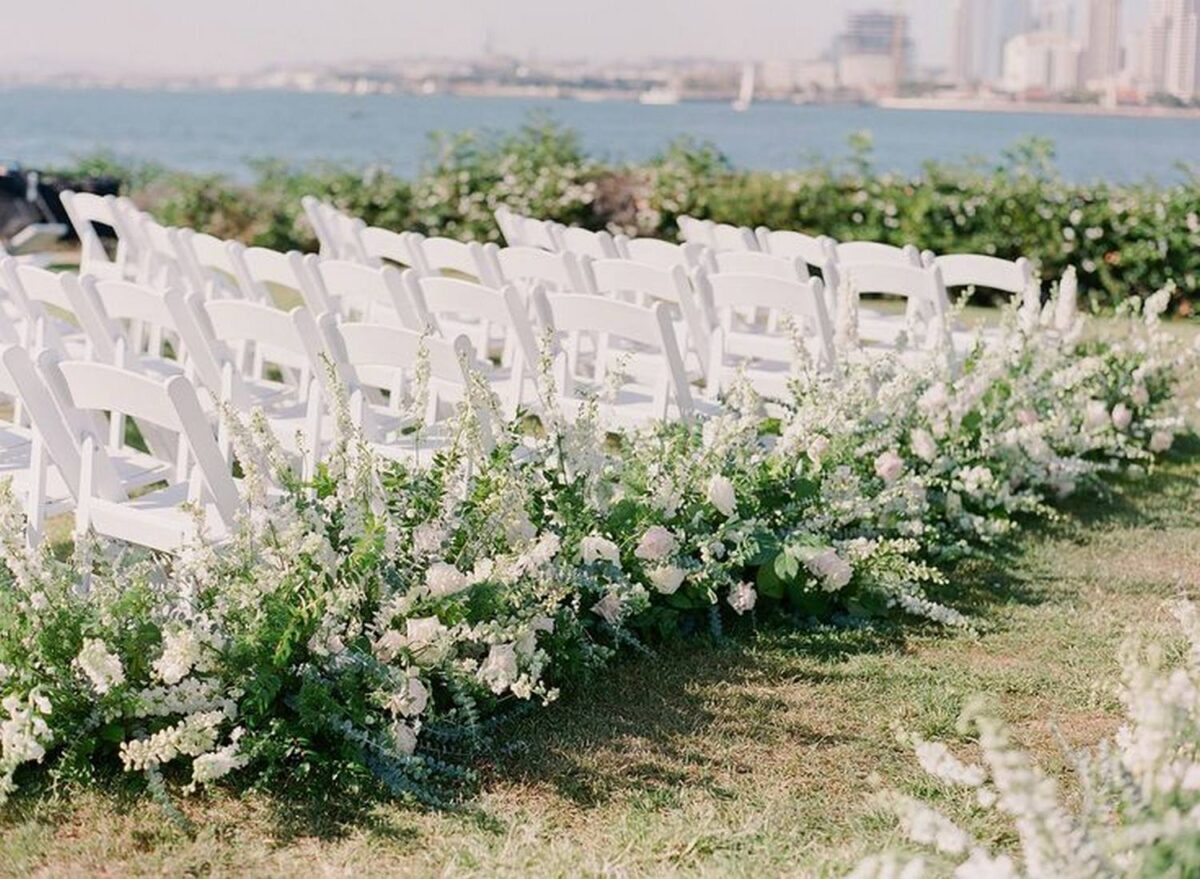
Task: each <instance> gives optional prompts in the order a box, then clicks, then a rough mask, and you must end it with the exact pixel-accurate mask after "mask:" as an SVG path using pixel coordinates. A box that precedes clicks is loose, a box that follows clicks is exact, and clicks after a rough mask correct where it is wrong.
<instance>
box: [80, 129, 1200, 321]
mask: <svg viewBox="0 0 1200 879" xmlns="http://www.w3.org/2000/svg"><path fill="white" fill-rule="evenodd" d="M851 147H852V150H851V157H850V158H849V159H848V160H845V161H843V162H840V163H820V164H815V165H813V166H811V167H809V168H805V169H801V170H795V171H783V172H759V171H739V170H736V169H735V168H733V166H732V165H731V164H730V162H729V160H728V159H727V158H726V157H725V156H724V155H722V154H721V153H720V152H719V151H718V150H717V149H716V148H714V147H712V146H711V145H707V144H701V143H697V142H695V141H692V140H689V139H682V140H679V141H676V142H675V143H673V144H671V145H670V146H668V147H667V148H666V149H665V150H664V151H663V152H662V153H661V154H660V155H659V156H657V157H655V158H654V159H652V160H651V161H649V162H646V163H645V164H641V165H615V164H611V163H605V162H602V161H600V160H597V159H595V158H592V157H590V156H588V155H587V154H586V152H585V151H584V149H583V148H582V146H581V143H580V141H579V138H578V136H577V135H576V134H575V133H574V132H572V131H570V130H567V129H564V128H562V127H560V126H558V125H556V124H555V123H553V122H550V121H547V120H543V119H534V120H531V121H530V122H529V123H528V124H527V125H525V126H524V127H523V128H521V129H520V130H518V131H515V132H511V133H503V134H500V133H475V132H468V133H462V134H455V135H437V136H435V137H434V138H433V139H432V143H431V146H430V149H429V154H428V157H427V159H426V161H425V163H424V165H423V167H422V169H421V171H420V173H419V174H418V175H417V176H416V177H415V178H414V179H411V180H410V179H404V178H401V177H397V176H395V175H393V174H391V173H389V172H388V171H386V170H383V169H379V168H371V169H367V170H361V169H348V168H344V167H335V166H332V165H317V166H310V167H305V168H293V167H290V166H288V165H286V164H283V163H281V162H276V161H268V162H257V163H255V164H254V165H253V171H254V177H253V180H252V182H251V183H249V184H240V183H237V182H234V181H233V180H231V179H229V178H226V177H222V176H216V175H193V174H184V173H179V172H175V171H169V170H165V169H161V168H156V167H150V166H140V167H129V166H122V165H120V164H118V163H114V162H112V161H111V160H105V159H103V158H96V157H93V158H90V159H88V160H86V161H85V164H84V167H86V169H87V170H89V171H91V172H93V173H94V172H97V171H106V172H109V173H114V174H116V175H117V176H118V177H120V178H121V179H122V180H123V181H125V183H126V189H127V191H128V192H129V193H130V194H131V195H133V197H134V198H135V199H136V200H138V201H139V202H140V203H142V204H143V205H144V206H145V207H147V208H149V209H151V210H153V211H154V212H155V213H156V214H158V216H160V217H161V218H162V219H163V221H164V222H167V223H171V224H185V225H190V226H195V227H198V228H205V229H208V230H210V231H213V232H214V233H216V234H219V235H223V236H226V237H236V238H240V239H242V240H244V241H247V242H251V243H254V244H259V245H265V246H268V247H273V248H277V249H289V248H300V249H311V248H312V247H313V246H314V242H313V240H312V236H311V231H310V230H309V229H308V227H307V225H306V224H305V222H304V220H303V214H302V212H301V209H300V197H301V196H302V195H307V194H312V195H318V196H322V197H324V198H327V199H330V200H331V201H333V202H334V203H336V204H338V205H339V206H340V207H342V208H343V209H345V210H347V211H349V212H351V213H354V214H356V215H358V216H361V217H363V218H364V219H365V220H366V221H367V222H368V223H371V224H376V225H381V226H385V227H388V228H393V229H413V230H417V231H421V232H425V233H427V234H439V235H449V236H453V237H458V238H474V239H481V240H494V239H496V238H498V236H499V232H498V230H497V229H496V227H495V224H494V221H493V218H492V211H493V210H494V209H495V207H496V206H497V205H500V204H508V205H509V206H510V207H512V208H513V209H515V210H517V211H521V212H527V213H531V214H535V215H537V216H542V217H547V218H551V219H555V220H558V221H560V222H563V223H572V224H578V225H582V226H587V227H589V228H605V227H607V228H610V229H613V230H614V231H623V232H626V233H627V234H638V235H654V236H663V237H672V236H674V235H675V233H676V223H675V220H676V217H678V216H679V215H680V214H692V215H695V216H700V217H712V218H713V219H717V220H721V221H724V222H729V223H736V224H740V225H746V226H759V225H765V226H769V227H771V228H776V229H801V230H804V231H808V232H813V233H823V234H828V235H832V236H833V237H835V238H838V239H842V240H850V239H867V240H878V241H886V242H891V243H896V244H900V243H908V242H912V243H914V244H916V245H918V246H919V247H921V248H928V249H931V250H934V251H936V252H939V253H952V252H977V253H991V254H995V255H997V256H1002V257H1007V258H1015V257H1017V256H1019V255H1025V256H1028V257H1030V258H1031V259H1032V260H1033V261H1034V262H1035V264H1036V265H1037V267H1038V268H1039V269H1040V271H1041V273H1042V276H1043V277H1044V278H1046V279H1052V278H1056V277H1058V276H1059V275H1061V273H1062V272H1063V270H1064V269H1065V268H1066V267H1067V266H1068V265H1074V266H1076V267H1077V269H1078V270H1079V273H1080V281H1081V288H1082V290H1083V291H1084V293H1085V294H1086V296H1087V297H1088V298H1089V299H1090V301H1091V304H1092V305H1093V306H1094V307H1108V306H1113V305H1115V304H1116V303H1118V302H1119V301H1121V300H1122V299H1124V298H1126V297H1128V296H1130V295H1133V294H1138V295H1146V294H1148V293H1150V292H1152V291H1154V290H1157V289H1159V288H1161V287H1162V286H1164V285H1166V284H1167V283H1169V282H1171V281H1173V282H1174V283H1175V284H1176V286H1177V290H1176V293H1175V298H1176V302H1177V304H1178V306H1179V308H1180V309H1181V310H1183V311H1185V312H1190V310H1191V304H1190V302H1191V300H1193V299H1194V298H1195V296H1196V293H1197V290H1198V289H1200V174H1198V172H1197V171H1196V170H1194V169H1193V170H1191V171H1187V172H1186V173H1185V176H1184V179H1183V182H1181V183H1177V184H1174V185H1155V184H1140V185H1126V184H1119V185H1118V184H1108V183H1103V182H1099V183H1090V184H1076V183H1069V182H1067V181H1065V180H1063V179H1062V177H1061V176H1060V175H1059V174H1058V173H1057V172H1056V170H1055V168H1054V164H1053V160H1054V148H1053V144H1052V143H1050V142H1049V141H1045V140H1039V139H1033V140H1028V141H1022V142H1020V143H1018V144H1016V145H1015V146H1013V147H1012V148H1010V149H1008V150H1006V151H1005V152H1004V154H1003V156H1002V159H1001V160H1000V161H999V162H998V163H996V164H994V165H989V164H987V163H984V162H982V161H971V162H963V163H957V164H949V163H934V162H931V163H928V164H926V165H925V166H924V168H923V169H922V171H921V173H920V174H918V175H916V176H911V177H909V176H903V175H897V174H889V173H882V172H879V171H877V170H876V169H875V168H874V166H873V163H872V143H871V139H870V135H869V134H866V133H862V134H857V135H854V136H853V137H852V138H851ZM65 170H67V172H68V173H69V172H70V170H73V169H65Z"/></svg>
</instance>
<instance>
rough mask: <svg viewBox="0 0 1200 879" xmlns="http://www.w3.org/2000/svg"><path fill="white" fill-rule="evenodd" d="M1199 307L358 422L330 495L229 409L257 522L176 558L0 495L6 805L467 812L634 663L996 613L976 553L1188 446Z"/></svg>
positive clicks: (1069, 316)
mask: <svg viewBox="0 0 1200 879" xmlns="http://www.w3.org/2000/svg"><path fill="white" fill-rule="evenodd" d="M1169 298H1170V291H1164V292H1163V293H1162V294H1158V295H1156V296H1155V297H1152V298H1151V299H1150V300H1149V301H1147V303H1146V304H1145V307H1144V308H1142V307H1141V306H1140V304H1138V305H1136V306H1135V307H1134V308H1133V309H1132V314H1131V317H1130V323H1129V330H1128V332H1127V333H1126V334H1124V335H1123V336H1122V337H1121V338H1120V339H1119V340H1118V341H1109V342H1090V341H1083V338H1082V336H1081V329H1082V328H1081V324H1080V323H1079V321H1078V320H1077V319H1076V318H1075V317H1074V314H1073V311H1072V310H1071V308H1070V304H1069V303H1067V304H1066V306H1065V307H1064V306H1063V304H1062V303H1060V302H1058V301H1052V302H1051V303H1050V304H1049V305H1047V306H1046V307H1045V309H1044V310H1042V311H1040V312H1039V311H1038V310H1037V309H1036V308H1035V309H1033V310H1032V311H1030V310H1028V309H1027V310H1025V311H1017V310H1013V311H1011V312H1009V313H1008V314H1007V316H1006V318H1005V321H1004V324H1003V326H1002V327H1001V329H1000V330H999V331H998V333H997V334H996V335H995V337H994V338H991V339H990V341H989V342H988V344H986V345H983V344H979V345H977V346H975V347H974V348H973V350H972V351H971V353H970V354H969V355H968V356H967V357H966V358H965V360H963V361H962V362H960V363H958V364H957V365H956V366H955V368H954V369H951V368H950V367H949V366H948V365H947V363H946V362H945V359H944V358H943V357H939V356H930V357H928V358H913V357H908V356H896V357H888V358H878V357H874V358H867V357H865V356H862V355H861V352H860V353H857V354H856V353H852V354H851V355H849V356H847V357H844V358H843V360H842V361H841V362H840V363H839V364H838V365H837V368H836V369H835V370H834V371H833V372H831V373H816V372H812V373H809V372H806V371H805V370H803V369H801V370H798V371H797V374H796V375H795V377H794V379H793V381H792V392H791V394H790V396H789V398H788V399H787V400H785V401H782V402H781V401H773V402H767V401H763V400H761V399H758V398H757V397H756V396H755V395H754V394H753V393H752V392H751V391H750V390H749V389H748V385H747V384H746V383H745V382H742V383H738V384H737V386H736V387H735V388H734V390H733V391H732V392H731V393H730V395H729V397H728V399H727V401H726V406H725V409H724V414H722V415H720V416H718V417H713V418H710V419H707V420H704V421H703V422H699V423H691V424H666V425H660V426H657V427H654V428H648V429H645V430H642V431H635V432H628V433H622V434H613V433H612V432H610V431H608V430H606V429H605V427H604V425H603V424H602V423H601V422H600V420H599V415H598V413H599V412H600V406H599V405H598V404H594V405H591V406H588V407H585V408H584V410H583V411H582V412H581V413H580V415H579V417H577V418H574V419H571V420H567V419H565V418H563V417H562V416H561V415H560V414H557V413H554V412H553V411H552V410H549V409H547V410H543V411H542V413H541V415H540V417H539V419H538V423H537V425H536V426H534V427H531V426H530V422H529V420H528V419H523V420H521V421H518V422H515V423H513V424H512V425H510V426H509V427H508V428H507V432H506V433H504V434H503V435H502V436H501V437H500V442H499V444H498V445H497V446H496V447H495V448H494V449H490V450H488V451H485V450H484V445H483V443H481V442H480V439H479V436H478V424H477V423H476V422H475V421H474V420H473V419H472V417H471V415H470V412H471V411H474V410H475V409H476V408H478V406H477V405H474V404H479V403H480V401H472V402H473V405H471V406H468V405H465V404H464V406H463V408H462V413H461V415H460V417H459V419H458V420H457V422H456V423H457V424H458V430H457V431H456V433H455V441H454V442H453V443H452V444H451V445H450V446H449V447H448V448H447V449H446V450H445V451H443V452H441V453H439V454H438V455H437V456H436V457H435V458H434V460H433V463H432V464H431V466H429V467H427V468H425V469H414V468H407V467H403V466H400V465H397V464H394V463H385V462H383V461H381V460H380V459H378V458H377V457H376V456H375V455H373V454H372V451H371V448H370V447H369V446H368V445H367V444H365V443H364V442H363V441H362V439H361V437H360V436H359V435H357V434H356V433H355V432H354V431H353V430H352V429H351V428H350V427H349V419H348V416H347V415H346V413H345V412H343V417H342V418H341V419H340V428H339V439H338V442H337V445H336V448H335V449H334V450H333V451H332V452H331V453H330V455H329V456H328V457H327V459H326V461H325V462H324V464H323V465H322V466H321V468H320V469H319V472H318V474H317V476H316V477H315V479H314V480H313V481H312V482H311V483H309V484H302V483H301V482H299V481H298V480H297V479H296V477H295V476H294V475H293V474H292V472H291V471H290V470H289V468H288V464H287V461H286V458H285V456H284V455H283V454H282V452H281V451H280V450H279V448H278V447H277V446H276V445H275V444H274V442H273V440H271V439H270V431H269V429H268V428H267V427H266V425H265V424H262V423H259V421H256V420H251V422H250V423H243V422H241V421H239V420H238V419H237V418H236V417H233V416H229V428H230V434H231V436H232V438H233V441H234V451H235V454H236V457H237V459H238V462H239V465H240V467H241V470H242V472H243V474H244V476H243V486H244V492H245V494H246V497H247V506H246V511H245V513H244V515H243V517H242V521H241V523H240V526H239V527H238V528H237V529H235V532H234V534H233V535H232V537H231V539H230V540H229V541H227V542H226V543H223V544H221V545H219V546H211V545H206V544H197V545H195V546H193V547H191V548H190V549H189V550H187V551H186V552H184V553H183V554H181V555H180V556H178V557H176V558H174V559H167V558H162V557H156V556H152V555H148V554H146V553H143V552H139V551H134V550H131V549H128V548H121V547H116V546H99V545H95V544H93V543H91V542H89V541H81V542H79V543H78V544H77V545H76V547H75V550H74V554H73V555H72V556H71V557H70V558H68V559H62V558H60V557H58V556H56V555H54V554H53V553H52V552H51V551H50V549H48V548H43V549H41V550H40V551H38V552H36V553H32V554H31V553H28V552H27V551H26V550H25V548H24V545H23V538H22V528H23V522H22V521H21V516H20V513H19V512H18V507H17V506H16V504H15V503H14V501H13V498H12V496H11V493H9V492H8V491H7V489H0V501H2V503H0V518H2V521H0V539H2V540H3V556H2V560H3V566H0V579H2V580H3V583H2V588H0V697H2V703H0V704H2V706H3V707H2V710H0V796H7V795H8V794H10V793H11V792H12V791H13V790H14V789H15V788H16V787H17V786H18V785H19V784H21V783H22V782H23V781H25V780H26V779H28V778H31V777H36V776H37V773H39V772H42V773H47V772H48V773H49V775H50V777H51V778H52V779H54V780H56V781H58V780H62V781H64V782H86V781H88V780H92V779H95V778H97V777H99V776H101V775H102V774H103V773H105V772H106V771H109V772H111V771H114V770H123V771H127V772H130V773H144V774H145V776H146V777H147V779H148V784H149V789H150V790H151V791H152V792H155V793H157V794H163V793H164V792H165V791H166V790H167V786H169V785H178V786H181V787H182V788H183V789H184V790H187V791H191V790H194V789H196V788H197V787H200V786H203V785H206V784H210V783H212V782H215V781H217V780H219V779H222V778H225V777H227V776H229V775H230V774H231V773H237V774H238V776H239V777H240V778H241V779H243V780H245V781H250V782H255V781H257V782H261V783H264V784H270V785H271V786H272V787H273V788H276V789H278V786H279V785H281V784H310V785H312V786H314V787H318V788H319V789H321V790H326V791H329V790H360V791H361V790H367V789H371V790H384V791H389V792H391V793H392V794H395V795H399V796H404V797H409V798H412V799H416V800H420V801H425V802H434V803H436V802H441V801H444V799H445V798H447V797H454V796H455V795H456V791H457V790H458V789H459V785H460V784H461V783H463V782H465V781H467V780H469V778H470V770H469V766H470V757H471V755H472V754H473V753H475V752H476V750H477V748H478V747H479V746H480V745H481V744H482V743H483V742H484V741H486V740H487V739H488V738H489V734H490V733H491V732H492V731H493V729H494V727H495V726H496V724H497V722H498V721H499V720H501V719H503V718H505V717H507V716H509V715H510V714H511V713H512V712H513V710H514V709H515V708H517V707H519V706H527V707H530V708H534V707H537V706H541V705H545V704H547V703H550V702H552V701H554V699H555V698H556V697H557V695H558V694H559V692H560V689H561V688H562V687H564V686H571V685H574V684H576V683H578V682H579V681H581V680H583V679H585V678H586V676H587V675H588V674H589V673H592V672H594V671H596V670H597V669H599V668H601V667H603V666H604V665H605V664H606V663H609V662H611V661H612V659H613V657H614V656H615V655H616V654H617V653H618V652H619V651H621V650H622V649H625V648H627V647H628V646H631V645H639V644H641V645H644V644H647V643H652V642H653V641H655V640H656V639H660V638H664V637H678V636H679V635H681V634H683V635H686V634H688V633H691V632H694V631H696V630H701V631H714V632H718V633H719V632H720V630H721V628H722V627H723V626H724V625H725V624H727V623H728V622H729V621H730V620H735V619H738V618H747V617H756V616H760V615H763V614H776V615H779V616H781V617H784V618H788V617H790V618H794V619H798V620H809V619H818V620H838V619H847V620H848V619H854V618H858V619H869V618H871V617H879V616H884V615H890V614H899V615H914V616H918V617H926V618H930V619H933V620H936V621H939V622H941V623H944V624H947V625H968V624H969V622H968V619H967V617H966V616H965V615H964V614H963V613H962V612H961V611H959V610H957V609H955V608H954V607H952V604H953V591H952V589H950V588H949V586H948V585H947V584H946V582H945V577H944V574H943V571H944V570H945V565H946V563H948V562H950V561H952V560H953V559H955V558H959V557H961V556H963V555H967V554H971V553H986V552H988V551H989V548H990V547H993V546H994V545H995V544H996V543H997V542H998V541H1001V540H1003V539H1005V538H1006V537H1007V536H1009V535H1010V534H1011V533H1012V532H1013V531H1014V529H1016V528H1017V527H1018V526H1019V525H1020V524H1021V523H1022V522H1023V521H1025V520H1026V518H1027V517H1029V516H1036V515H1040V514H1046V513H1048V512H1049V511H1050V508H1051V507H1050V505H1051V504H1052V503H1053V501H1054V500H1055V498H1057V497H1060V496H1062V495H1064V494H1067V493H1069V492H1071V491H1073V490H1076V489H1078V488H1080V487H1083V486H1087V485H1089V484H1091V483H1093V482H1094V481H1095V480H1096V479H1097V477H1098V476H1099V475H1101V474H1103V473H1106V472H1111V471H1115V470H1120V469H1125V470H1129V469H1131V468H1134V467H1146V466H1149V465H1151V464H1152V462H1153V458H1154V455H1155V454H1156V453H1160V452H1163V451H1165V450H1166V449H1167V448H1168V447H1169V446H1170V445H1171V443H1172V441H1173V438H1174V436H1175V434H1176V433H1177V432H1179V431H1181V430H1182V429H1183V421H1182V419H1181V418H1180V416H1179V414H1178V412H1177V411H1176V408H1177V401H1176V398H1175V396H1174V393H1173V382H1174V378H1175V376H1176V375H1177V374H1178V371H1179V370H1180V369H1181V368H1182V367H1183V365H1184V361H1185V360H1187V359H1188V358H1189V357H1190V353H1189V352H1181V351H1179V350H1178V349H1177V347H1173V346H1172V344H1171V342H1170V340H1169V338H1168V337H1166V336H1165V335H1164V334H1163V333H1162V332H1161V331H1160V328H1159V327H1158V318H1159V315H1160V314H1161V313H1162V311H1163V310H1164V309H1165V308H1166V306H1167V303H1168V301H1169ZM850 331H852V327H851V328H848V329H847V332H850ZM909 353H911V352H909ZM485 394H486V388H483V387H482V385H481V387H480V388H478V389H477V395H478V396H480V397H481V399H482V398H483V396H484V395H485ZM482 402H486V400H482Z"/></svg>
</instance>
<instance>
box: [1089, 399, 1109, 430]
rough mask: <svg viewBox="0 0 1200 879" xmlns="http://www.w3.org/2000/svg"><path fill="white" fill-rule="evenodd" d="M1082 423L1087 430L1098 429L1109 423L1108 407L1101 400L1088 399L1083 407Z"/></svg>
mask: <svg viewBox="0 0 1200 879" xmlns="http://www.w3.org/2000/svg"><path fill="white" fill-rule="evenodd" d="M1083 423H1084V425H1085V426H1086V427H1087V428H1088V429H1089V430H1100V429H1101V428H1102V427H1107V426H1108V423H1109V415H1108V407H1107V406H1105V405H1104V401H1103V400H1088V401H1087V406H1086V407H1085V408H1084V414H1083Z"/></svg>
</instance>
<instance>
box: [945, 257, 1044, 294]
mask: <svg viewBox="0 0 1200 879" xmlns="http://www.w3.org/2000/svg"><path fill="white" fill-rule="evenodd" d="M922 261H923V262H924V264H925V265H926V266H937V267H938V268H939V269H940V270H941V272H942V281H943V282H944V283H945V285H946V287H947V288H951V287H987V288H988V289H991V290H1000V291H1002V292H1004V293H1015V294H1018V295H1024V294H1025V292H1026V291H1027V290H1028V289H1029V287H1030V285H1031V284H1034V283H1035V281H1034V277H1033V267H1032V266H1031V265H1030V264H1029V260H1027V259H1025V257H1021V258H1020V259H1017V260H1007V259H1000V258H999V257H996V256H986V255H984V254H978V253H953V254H946V255H945V256H934V255H933V254H932V253H930V252H928V251H926V252H925V253H924V254H922Z"/></svg>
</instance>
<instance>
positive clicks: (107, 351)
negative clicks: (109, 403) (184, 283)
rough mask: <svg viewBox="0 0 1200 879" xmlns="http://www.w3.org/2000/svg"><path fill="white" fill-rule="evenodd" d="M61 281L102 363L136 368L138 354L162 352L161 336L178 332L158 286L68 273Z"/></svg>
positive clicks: (153, 354) (156, 354)
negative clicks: (74, 276) (75, 275)
mask: <svg viewBox="0 0 1200 879" xmlns="http://www.w3.org/2000/svg"><path fill="white" fill-rule="evenodd" d="M63 283H64V286H65V289H67V290H68V291H69V292H70V294H71V298H72V299H73V300H75V302H76V304H77V307H76V309H75V314H76V316H77V318H78V319H79V322H80V323H81V324H82V325H83V329H84V331H85V332H86V333H87V335H88V339H89V340H90V341H91V344H92V351H93V352H94V354H95V356H96V358H97V359H99V360H100V361H102V362H104V363H110V364H116V365H120V366H125V367H127V368H130V369H136V368H137V367H136V366H135V365H134V361H135V360H136V358H137V357H138V356H139V355H141V354H142V353H146V354H150V355H152V356H156V357H158V356H161V355H162V348H163V345H162V343H163V341H164V338H165V337H166V336H167V335H168V334H172V335H173V334H177V333H178V332H179V330H178V327H177V326H176V325H175V317H174V315H173V314H171V311H170V309H169V308H168V307H167V303H166V297H165V292H164V291H162V290H160V289H156V288H153V287H149V286H146V285H143V284H137V283H134V282H133V281H121V280H116V279H106V278H94V277H92V276H91V275H85V276H84V277H83V278H80V279H78V280H77V279H75V278H72V277H67V278H65V279H64V282H63ZM169 289H178V288H169ZM180 353H181V352H176V354H177V355H178V354H180ZM126 355H129V360H128V361H126V360H125V359H124V358H125V356H126Z"/></svg>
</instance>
